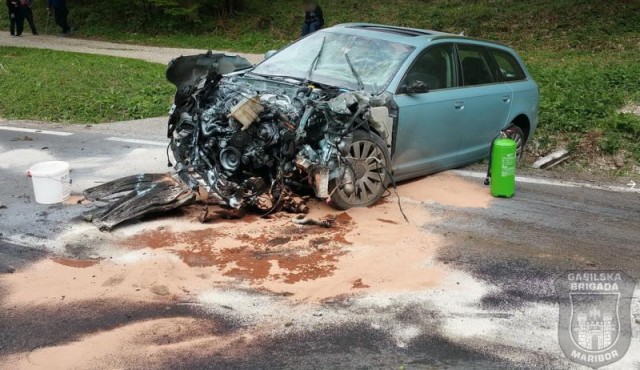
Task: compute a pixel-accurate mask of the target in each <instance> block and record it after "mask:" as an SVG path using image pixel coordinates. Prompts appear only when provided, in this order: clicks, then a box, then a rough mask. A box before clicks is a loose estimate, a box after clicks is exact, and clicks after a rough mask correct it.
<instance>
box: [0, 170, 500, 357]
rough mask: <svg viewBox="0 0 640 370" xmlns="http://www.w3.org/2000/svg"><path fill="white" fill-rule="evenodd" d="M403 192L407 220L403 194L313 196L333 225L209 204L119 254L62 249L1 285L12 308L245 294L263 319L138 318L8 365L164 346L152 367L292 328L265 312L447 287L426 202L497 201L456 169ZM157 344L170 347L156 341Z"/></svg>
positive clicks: (318, 211) (126, 240)
mask: <svg viewBox="0 0 640 370" xmlns="http://www.w3.org/2000/svg"><path fill="white" fill-rule="evenodd" d="M399 193H400V195H401V199H402V206H403V209H404V212H405V214H406V215H407V217H408V219H409V221H410V222H409V223H407V222H405V221H404V219H403V217H402V214H401V213H400V209H399V207H398V204H397V202H396V201H397V198H395V196H389V197H388V198H387V199H385V200H384V201H382V202H381V203H380V204H378V205H376V206H374V207H371V208H363V209H352V210H349V211H348V212H340V211H335V210H333V209H331V208H330V207H329V206H327V205H326V204H323V203H321V202H317V201H312V202H310V203H309V206H310V212H309V214H308V215H307V217H310V218H314V219H321V218H323V219H324V218H332V219H335V226H334V227H333V228H321V227H317V226H300V225H295V224H293V223H292V222H291V218H292V215H288V214H277V215H274V216H273V217H270V218H266V219H263V218H258V217H256V216H247V217H245V218H243V219H240V220H233V221H232V220H219V221H216V222H213V223H210V224H207V225H202V224H199V223H198V222H197V221H195V219H197V214H198V213H199V212H200V209H197V208H193V209H191V210H190V211H189V212H186V213H185V215H184V216H183V218H184V219H186V220H185V221H183V222H180V223H178V224H175V223H170V224H166V225H163V226H160V227H157V226H156V227H154V228H152V229H142V230H140V232H134V233H123V234H122V235H121V236H122V237H120V239H119V240H120V241H119V249H120V252H119V253H114V256H101V258H94V259H73V258H61V257H55V258H51V259H45V260H41V261H39V262H36V263H34V264H32V265H30V266H28V267H26V268H25V269H22V270H19V271H17V272H16V273H14V274H10V275H2V276H0V284H2V286H4V287H6V289H7V292H8V294H7V295H6V297H5V299H4V300H3V301H2V306H4V307H5V308H8V307H55V306H60V305H70V306H69V307H71V306H73V305H79V304H85V303H87V302H95V301H96V300H100V301H105V300H106V301H114V302H123V303H122V304H123V305H127V304H133V303H142V302H144V303H145V304H157V303H160V304H167V305H176V304H193V305H196V306H197V307H201V308H202V309H205V310H207V309H214V311H215V310H220V309H221V308H220V307H222V310H227V309H229V310H235V309H237V308H234V307H231V306H228V305H231V304H230V303H224V304H223V303H220V302H228V301H229V300H230V301H231V302H234V300H237V301H238V304H240V306H241V307H244V308H243V310H245V311H246V310H255V312H254V313H252V314H250V315H248V316H247V317H253V318H254V319H252V320H257V321H256V322H253V321H251V322H250V325H249V327H247V329H246V330H239V331H236V332H234V333H233V334H232V335H226V334H219V335H218V334H216V331H215V322H214V323H212V322H211V321H207V323H204V322H201V321H202V320H201V319H198V318H193V317H185V316H177V317H170V318H163V319H155V320H150V321H137V322H131V323H128V324H127V325H124V326H122V327H118V328H114V329H112V330H107V331H98V332H94V333H90V334H87V335H85V336H83V337H81V338H78V339H77V340H76V341H73V342H71V343H68V344H63V345H59V346H49V347H45V348H40V349H37V350H36V351H34V352H32V353H30V354H26V353H25V354H15V355H11V356H10V357H8V358H4V359H2V362H3V363H5V364H11V368H32V367H37V365H36V366H34V364H44V363H47V364H48V365H49V366H54V367H61V368H67V367H69V366H72V365H73V366H81V367H83V366H87V367H91V366H95V365H96V364H97V363H103V364H104V363H111V364H112V365H113V364H118V362H108V361H107V362H104V361H105V359H106V358H108V357H109V356H112V355H113V354H115V353H118V355H119V356H121V357H122V358H136V357H137V356H140V354H141V353H146V354H153V353H155V354H157V355H158V356H159V357H158V358H155V359H154V361H153V363H156V364H161V362H162V358H163V357H162V356H160V351H169V352H172V353H174V354H175V353H178V352H180V353H182V355H184V353H191V352H194V351H195V352H197V351H199V350H200V351H204V352H206V351H209V352H210V351H213V350H216V348H217V349H220V350H222V349H225V351H226V352H228V350H229V349H230V348H236V347H238V343H237V341H241V342H242V343H244V344H243V345H245V346H246V345H248V343H249V342H250V341H251V340H252V338H254V337H256V336H259V335H264V334H266V333H270V332H272V331H273V330H276V328H282V322H279V321H276V322H274V321H273V320H267V319H260V317H262V316H264V315H265V312H266V313H269V312H271V314H270V315H279V316H283V317H291V318H293V317H299V316H300V315H301V314H300V312H306V313H309V312H312V311H314V310H317V309H318V308H319V307H322V304H324V303H327V302H331V301H335V300H341V299H345V298H347V297H349V296H357V297H366V296H369V295H379V294H386V293H392V292H393V293H394V294H398V293H402V292H418V291H429V290H433V289H438V288H439V287H441V285H442V282H443V279H445V277H447V276H448V275H449V274H450V273H451V271H450V270H449V269H448V267H447V266H446V265H443V264H440V263H438V262H437V261H436V259H435V256H436V252H437V250H438V248H439V247H441V246H443V245H445V243H446V241H445V240H443V239H442V238H441V237H440V236H436V235H434V234H431V233H429V232H428V231H427V230H425V227H427V226H428V225H429V223H430V222H432V221H434V220H435V219H436V216H434V215H431V214H429V213H427V212H426V211H425V207H423V206H422V204H423V203H425V202H426V203H432V202H435V203H440V204H447V205H455V206H457V207H470V208H485V207H488V206H489V204H490V202H491V197H490V196H489V195H488V194H487V191H486V189H484V188H483V187H482V186H481V185H479V184H478V183H472V182H470V181H468V180H465V179H462V178H459V177H457V176H455V175H451V174H447V173H444V174H439V175H435V176H430V177H427V178H423V179H420V180H416V181H413V182H410V183H407V184H405V185H403V186H401V187H400V188H399ZM124 235H126V236H124ZM229 289H231V290H229ZM241 291H244V292H246V293H239V292H241ZM223 292H227V293H223ZM234 292H235V293H234ZM239 294H240V296H238V295H239ZM242 294H244V295H242ZM225 297H226V298H225ZM269 297H273V298H269ZM252 300H255V303H253V304H252V303H251V302H252ZM127 302H128V303H127ZM250 307H255V308H253V309H251V308H250ZM291 310H295V313H294V312H293V311H291ZM289 311H291V312H289ZM229 312H235V311H229ZM251 312H253V311H251ZM256 317H257V318H256ZM242 320H246V317H245V318H242ZM264 320H266V321H264ZM327 320H329V319H327ZM336 320H337V319H336ZM212 325H213V326H212ZM286 327H288V326H287V325H285V328H286ZM278 330H281V329H278ZM165 334H166V335H165ZM176 335H178V336H179V338H178V337H176ZM167 338H169V339H167ZM163 341H167V342H166V343H164V342H163ZM159 342H163V343H162V346H156V345H157V344H158V343H159ZM96 349H99V350H97V351H96ZM152 357H153V356H152ZM138 359H139V358H138ZM96 361H98V362H96ZM99 361H103V362H99ZM0 367H1V366H0Z"/></svg>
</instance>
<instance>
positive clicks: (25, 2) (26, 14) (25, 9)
mask: <svg viewBox="0 0 640 370" xmlns="http://www.w3.org/2000/svg"><path fill="white" fill-rule="evenodd" d="M32 6H33V1H32V0H20V12H21V13H22V19H26V20H27V22H29V28H31V33H33V34H34V35H37V34H38V31H36V24H35V22H34V21H33V11H31V7H32Z"/></svg>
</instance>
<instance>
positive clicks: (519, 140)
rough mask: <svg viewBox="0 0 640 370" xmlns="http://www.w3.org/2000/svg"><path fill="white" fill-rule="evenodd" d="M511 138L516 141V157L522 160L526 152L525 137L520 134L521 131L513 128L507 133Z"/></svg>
mask: <svg viewBox="0 0 640 370" xmlns="http://www.w3.org/2000/svg"><path fill="white" fill-rule="evenodd" d="M507 136H508V137H509V139H511V140H513V141H515V143H516V157H517V158H518V160H521V159H522V157H523V154H524V138H523V137H522V135H520V133H519V132H517V131H515V130H512V131H509V133H508V134H507Z"/></svg>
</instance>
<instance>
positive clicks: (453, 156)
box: [258, 23, 539, 180]
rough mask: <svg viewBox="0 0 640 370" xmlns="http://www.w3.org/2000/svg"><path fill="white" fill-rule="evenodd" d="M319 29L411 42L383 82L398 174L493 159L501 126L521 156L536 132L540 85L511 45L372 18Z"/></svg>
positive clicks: (411, 174) (399, 176) (410, 175)
mask: <svg viewBox="0 0 640 370" xmlns="http://www.w3.org/2000/svg"><path fill="white" fill-rule="evenodd" d="M319 33H325V34H328V33H331V34H341V35H353V36H357V37H361V38H366V39H370V40H374V44H375V40H381V41H384V42H389V43H393V44H402V45H405V46H407V47H409V48H410V50H411V51H410V53H408V56H407V57H406V59H405V60H404V62H402V63H401V64H399V68H398V69H397V71H395V74H393V75H392V78H391V79H390V81H388V84H387V85H386V86H383V89H384V91H385V92H386V93H388V94H391V95H392V96H393V102H392V103H391V105H392V109H390V112H391V115H392V117H393V119H394V127H393V134H392V135H391V137H389V138H388V139H387V145H388V149H389V154H390V158H391V170H392V173H393V174H394V177H395V178H396V179H397V180H403V179H409V178H413V177H416V176H420V175H425V174H430V173H434V172H438V171H442V170H446V169H450V168H456V167H461V166H464V165H467V164H470V163H474V162H477V161H479V160H481V159H483V158H486V157H487V156H488V155H489V151H490V147H491V143H492V141H493V140H494V139H495V137H496V136H498V135H499V134H500V133H501V132H502V131H505V132H507V134H509V135H510V136H513V138H514V140H516V141H517V143H518V154H519V155H521V154H522V153H523V151H524V145H525V144H526V142H527V140H528V139H529V138H531V136H532V135H533V133H534V132H535V129H536V126H537V123H538V108H539V89H538V85H537V83H536V82H535V81H534V80H533V78H532V77H531V75H530V74H529V72H528V70H527V68H526V67H525V65H524V62H523V61H522V59H521V58H520V56H519V55H518V54H517V53H516V52H515V51H514V50H513V49H511V48H509V47H508V46H506V45H503V44H500V43H496V42H491V41H485V40H480V39H474V38H470V37H465V36H461V35H454V34H449V33H442V32H437V31H430V30H421V29H411V28H401V27H392V26H383V25H376V24H365V23H351V24H341V25H337V26H334V27H331V28H328V29H325V30H322V31H319ZM316 37H318V36H317V35H316ZM303 40H304V39H303ZM298 42H300V41H298ZM295 45H296V43H294V44H292V45H291V46H289V47H294V46H295ZM285 49H286V48H285ZM370 53H371V55H372V56H373V55H376V54H377V53H379V50H376V48H375V47H372V48H371V50H370ZM276 55H277V54H276ZM258 67H259V66H258ZM416 82H420V83H421V84H422V86H424V89H422V90H416V89H413V90H412V89H411V84H412V83H416ZM420 83H418V85H420ZM344 87H345V88H347V89H348V88H349V87H348V86H346V85H345V86H344ZM352 89H353V88H352ZM380 92H381V91H377V93H380Z"/></svg>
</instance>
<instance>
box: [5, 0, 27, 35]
mask: <svg viewBox="0 0 640 370" xmlns="http://www.w3.org/2000/svg"><path fill="white" fill-rule="evenodd" d="M7 8H8V9H9V20H10V23H9V33H11V36H20V35H22V29H23V28H24V18H23V17H22V12H21V11H20V4H19V3H18V0H7Z"/></svg>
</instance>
